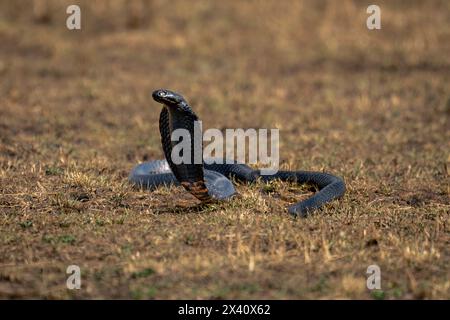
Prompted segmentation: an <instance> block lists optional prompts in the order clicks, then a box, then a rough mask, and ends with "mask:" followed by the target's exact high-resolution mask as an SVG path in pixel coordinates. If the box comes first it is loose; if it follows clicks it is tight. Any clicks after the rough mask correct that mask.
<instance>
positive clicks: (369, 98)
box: [0, 0, 450, 299]
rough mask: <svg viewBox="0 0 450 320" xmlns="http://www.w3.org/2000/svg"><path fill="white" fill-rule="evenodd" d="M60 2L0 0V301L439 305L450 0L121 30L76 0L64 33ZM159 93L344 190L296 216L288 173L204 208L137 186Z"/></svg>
mask: <svg viewBox="0 0 450 320" xmlns="http://www.w3.org/2000/svg"><path fill="white" fill-rule="evenodd" d="M66 2H67V1H59V2H57V3H56V1H55V3H50V8H51V14H50V15H49V17H50V18H48V19H47V18H46V19H41V21H38V22H41V23H37V24H36V23H35V22H33V17H32V13H31V9H30V8H29V7H30V6H29V2H27V1H16V2H14V3H13V2H11V1H6V0H5V1H2V2H0V42H1V46H0V75H1V79H2V80H1V82H0V97H1V100H0V101H1V104H0V114H1V117H0V192H1V194H0V297H2V298H30V297H39V298H194V299H196V298H275V299H278V298H281V299H286V298H308V299H309V298H363V299H364V298H382V297H385V298H405V299H409V298H447V299H448V298H450V294H449V292H450V280H449V265H450V261H449V257H450V253H449V243H450V237H449V208H450V204H449V191H450V190H449V168H450V149H449V138H450V132H449V127H450V126H449V115H450V87H449V85H448V84H449V83H450V72H449V71H450V55H449V52H450V50H449V49H450V23H449V22H450V6H449V3H448V2H447V1H427V2H425V1H408V2H407V1H389V2H382V1H380V2H379V3H378V4H379V5H380V6H381V8H382V30H381V31H368V30H367V29H366V28H365V19H366V17H367V14H366V12H365V9H366V6H367V4H366V3H365V2H359V1H339V4H338V2H335V1H329V2H328V1H295V2H288V1H263V2H262V1H259V2H258V1H245V2H237V1H221V2H219V1H195V2H191V1H189V2H187V1H176V2H171V4H169V3H166V2H165V1H156V0H155V1H153V2H151V3H150V4H149V5H150V6H149V7H146V8H150V9H147V10H145V12H144V15H143V17H144V18H143V20H137V21H141V23H135V24H132V25H130V24H128V23H127V22H126V21H127V19H126V17H125V13H123V11H122V10H121V8H122V6H123V2H119V1H112V2H108V3H105V2H101V1H99V3H98V4H97V2H96V5H95V6H93V5H92V4H90V2H88V1H80V2H79V3H80V4H81V7H82V12H83V20H82V24H83V30H82V31H79V32H71V31H68V30H67V29H66V28H65V22H64V21H65V17H66V15H65V5H66ZM67 4H69V2H67ZM70 4H71V3H70ZM107 10H109V11H107ZM127 26H128V27H127ZM130 26H132V27H133V28H129V27H130ZM159 87H167V88H170V89H173V90H176V91H180V92H182V93H183V94H184V95H185V96H186V97H188V99H189V101H190V102H191V104H192V105H193V107H194V109H195V111H196V112H197V113H198V114H199V116H200V117H201V118H202V120H203V122H204V128H210V127H216V128H247V127H253V128H259V127H262V128H273V127H278V128H280V137H281V149H280V154H281V157H282V161H283V167H285V168H288V167H290V168H301V169H305V170H306V169H307V170H326V171H330V172H333V173H336V174H338V175H340V176H342V177H344V178H345V180H346V182H347V185H348V193H347V194H346V196H345V198H344V199H342V200H340V201H337V202H333V203H332V204H330V205H329V206H327V207H326V208H325V209H324V210H322V212H320V213H318V214H316V215H313V216H311V217H310V218H308V219H292V218H291V217H290V216H289V215H288V214H287V211H286V207H287V206H288V204H289V203H292V202H294V201H296V200H298V199H299V198H300V197H301V196H306V195H307V193H308V190H307V189H305V188H299V187H296V186H293V185H285V184H281V183H278V184H275V185H274V186H273V187H270V188H265V187H264V186H263V185H253V186H247V185H243V186H239V187H238V191H239V193H240V194H241V195H242V198H240V199H236V200H234V201H231V202H228V203H223V204H219V205H212V206H209V207H199V206H198V203H197V202H196V200H194V199H193V198H192V197H191V196H190V195H188V194H187V193H186V192H184V191H183V190H181V189H160V190H157V191H156V192H153V193H149V192H145V191H137V190H133V189H132V188H131V187H130V186H129V185H128V184H127V181H126V177H127V174H128V172H129V171H130V169H131V168H132V167H133V166H134V165H135V164H136V163H138V162H140V161H144V160H146V159H153V158H161V157H162V151H161V146H160V142H159V134H158V129H157V118H158V114H159V110H160V107H159V106H158V105H157V104H155V103H153V102H152V101H151V99H150V96H149V93H150V92H151V90H153V89H155V88H159ZM70 264H77V265H79V266H80V267H81V270H82V289H81V290H78V291H70V290H67V289H66V287H65V280H66V274H65V270H66V267H67V266H68V265H70ZM371 264H378V265H379V266H380V267H381V270H382V289H383V293H379V292H378V293H371V292H370V291H369V290H368V289H367V288H366V286H365V282H366V274H365V272H366V268H367V267H368V266H369V265H371Z"/></svg>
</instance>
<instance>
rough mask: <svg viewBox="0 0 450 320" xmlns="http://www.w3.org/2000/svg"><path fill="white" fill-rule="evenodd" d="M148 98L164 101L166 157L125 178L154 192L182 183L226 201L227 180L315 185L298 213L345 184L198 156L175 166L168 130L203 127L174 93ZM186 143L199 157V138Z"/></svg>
mask: <svg viewBox="0 0 450 320" xmlns="http://www.w3.org/2000/svg"><path fill="white" fill-rule="evenodd" d="M152 97H153V99H154V100H155V101H156V102H159V103H161V104H163V109H162V111H161V114H160V118H159V131H160V134H161V143H162V147H163V151H164V155H165V160H153V161H148V162H144V163H141V164H139V165H137V166H136V167H134V168H133V170H132V171H131V173H130V175H129V180H130V182H131V183H133V184H135V185H137V186H140V187H144V188H148V189H151V190H152V189H155V188H158V187H159V186H162V185H166V186H170V185H181V186H183V187H184V188H185V189H186V190H187V191H188V192H190V193H191V194H192V195H193V196H195V197H196V198H198V199H199V200H200V201H202V202H211V201H217V200H227V199H230V198H231V197H232V196H233V195H235V194H236V190H235V188H234V185H233V183H232V182H231V180H230V179H235V180H237V181H241V182H249V183H250V182H255V181H257V180H261V181H263V182H269V181H271V180H275V179H279V180H282V181H290V182H296V183H300V184H305V183H307V184H312V185H315V186H317V188H318V190H319V191H318V192H316V193H315V194H314V195H312V196H311V197H310V198H308V199H306V200H303V201H300V202H298V203H296V204H294V205H291V206H290V207H289V208H288V211H289V213H291V214H293V215H296V216H302V217H305V216H307V214H308V213H309V212H311V211H313V210H314V209H317V208H320V207H321V206H322V205H324V204H325V203H327V202H329V201H331V200H333V199H336V198H339V197H341V196H342V195H343V194H344V193H345V183H344V181H343V180H342V179H341V178H339V177H336V176H334V175H331V174H328V173H323V172H312V171H278V172H277V173H275V174H273V175H262V174H261V173H260V171H259V170H257V169H253V168H251V167H249V166H247V165H245V164H243V163H238V162H236V161H215V160H217V159H205V160H202V158H200V161H197V162H195V161H191V162H193V163H180V164H179V163H177V164H175V163H174V162H173V161H172V157H171V155H172V151H173V148H174V147H175V145H176V144H177V142H174V141H172V139H171V137H172V133H173V132H174V130H176V129H184V130H187V131H188V132H189V134H190V136H191V137H195V136H201V132H197V133H200V134H199V135H198V134H197V135H195V131H196V130H201V129H199V128H198V127H195V126H194V122H195V121H197V120H198V117H197V115H196V114H195V113H194V111H193V110H192V108H191V107H190V106H189V104H188V103H187V101H186V100H185V99H184V98H183V97H182V96H181V95H180V94H178V93H175V92H173V91H169V90H165V89H159V90H156V91H154V92H153V93H152ZM190 144H191V148H190V152H191V154H190V155H188V156H190V159H195V157H198V156H200V157H203V149H202V144H201V142H200V143H195V141H194V138H191V141H190Z"/></svg>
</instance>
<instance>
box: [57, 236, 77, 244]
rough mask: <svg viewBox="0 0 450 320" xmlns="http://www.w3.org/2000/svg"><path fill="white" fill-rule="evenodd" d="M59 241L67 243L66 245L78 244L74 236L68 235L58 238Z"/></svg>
mask: <svg viewBox="0 0 450 320" xmlns="http://www.w3.org/2000/svg"><path fill="white" fill-rule="evenodd" d="M58 241H60V242H62V243H65V244H71V245H73V244H75V242H76V238H75V236H73V235H70V234H66V235H62V236H60V237H59V238H58Z"/></svg>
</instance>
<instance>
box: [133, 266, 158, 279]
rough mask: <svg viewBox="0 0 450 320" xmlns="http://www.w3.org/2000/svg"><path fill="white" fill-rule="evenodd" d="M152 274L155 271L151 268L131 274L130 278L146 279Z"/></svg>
mask: <svg viewBox="0 0 450 320" xmlns="http://www.w3.org/2000/svg"><path fill="white" fill-rule="evenodd" d="M154 273H155V270H153V269H152V268H145V269H143V270H140V271H136V272H133V273H132V274H131V278H133V279H138V278H146V277H149V276H151V275H153V274H154Z"/></svg>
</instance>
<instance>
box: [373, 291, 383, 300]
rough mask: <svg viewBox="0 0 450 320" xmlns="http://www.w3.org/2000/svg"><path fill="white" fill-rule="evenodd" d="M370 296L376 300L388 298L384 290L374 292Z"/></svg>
mask: <svg viewBox="0 0 450 320" xmlns="http://www.w3.org/2000/svg"><path fill="white" fill-rule="evenodd" d="M370 294H371V296H372V298H374V299H375V300H384V299H385V298H386V293H385V292H384V291H383V290H373V291H371V293H370Z"/></svg>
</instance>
